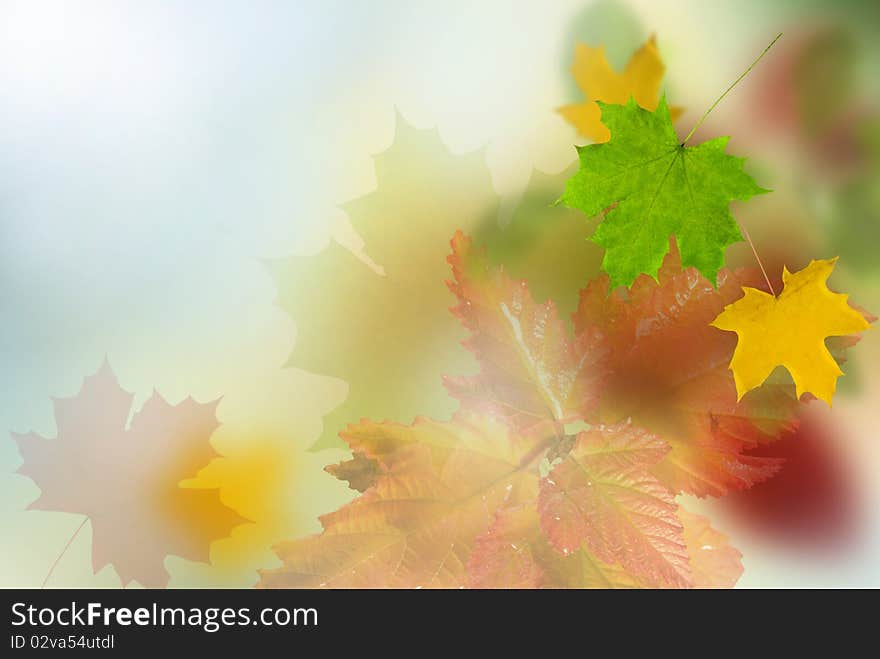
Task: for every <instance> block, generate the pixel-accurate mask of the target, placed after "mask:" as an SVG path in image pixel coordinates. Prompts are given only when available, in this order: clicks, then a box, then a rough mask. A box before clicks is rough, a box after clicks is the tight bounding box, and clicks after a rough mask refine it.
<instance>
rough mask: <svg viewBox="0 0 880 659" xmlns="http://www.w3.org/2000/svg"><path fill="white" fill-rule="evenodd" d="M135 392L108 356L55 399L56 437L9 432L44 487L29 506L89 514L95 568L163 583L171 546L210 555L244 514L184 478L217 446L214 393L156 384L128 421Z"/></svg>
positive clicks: (23, 470)
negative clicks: (75, 388)
mask: <svg viewBox="0 0 880 659" xmlns="http://www.w3.org/2000/svg"><path fill="white" fill-rule="evenodd" d="M132 398H133V396H132V394H130V393H128V392H127V391H125V390H124V389H122V388H121V387H120V386H119V382H118V381H117V379H116V376H115V375H114V374H113V371H112V370H111V369H110V365H109V364H108V363H107V362H105V363H104V365H103V366H102V367H101V368H100V370H98V372H97V373H95V374H94V375H92V376H90V377H87V378H85V381H84V383H83V386H82V389H81V390H80V392H79V393H78V394H77V395H76V396H73V397H71V398H57V399H55V400H54V405H55V420H56V423H57V426H58V435H57V437H55V438H54V439H51V440H49V439H46V438H43V437H40V436H39V435H37V434H35V433H28V434H24V435H18V434H15V433H13V438H14V439H15V441H16V442H17V443H18V447H19V451H20V452H21V455H22V458H23V459H24V462H23V464H22V465H21V467H19V469H18V473H20V474H22V475H25V476H28V477H29V478H31V479H32V480H33V481H34V483H36V484H37V486H38V487H39V488H40V490H41V493H40V496H39V497H38V498H37V499H36V500H35V501H34V502H33V503H31V504H30V506H29V509H31V510H47V511H57V512H66V513H75V514H80V515H86V516H87V517H88V519H89V520H90V521H91V525H92V567H93V569H94V571H95V573H97V572H98V571H99V570H100V569H102V568H103V567H104V566H106V565H108V564H109V565H112V566H113V567H114V568H115V569H116V572H117V573H118V574H119V578H120V580H121V581H122V583H123V585H125V584H127V583H129V582H131V581H138V582H139V583H140V584H142V585H143V586H146V587H151V588H158V587H165V586H167V584H168V579H169V574H168V571H167V570H166V569H165V566H164V560H165V556H166V555H168V554H174V555H177V556H182V557H184V558H187V559H190V560H193V561H208V559H209V548H210V544H211V542H212V541H213V540H216V539H219V538H221V537H224V536H226V535H228V534H229V532H230V531H231V530H232V528H233V527H235V526H237V525H238V524H240V523H242V522H245V521H246V520H244V519H243V518H242V517H240V516H239V515H238V514H237V513H235V512H234V511H232V510H230V509H229V508H227V507H226V506H224V505H223V504H222V503H221V502H220V497H219V490H216V489H192V488H181V487H180V486H179V483H180V481H181V480H184V479H186V478H189V477H192V476H194V475H195V474H196V472H197V471H198V470H199V469H200V468H202V467H203V466H205V465H206V464H207V463H208V462H209V461H210V460H211V459H212V458H213V457H215V456H216V453H215V452H214V450H213V448H212V447H211V444H210V443H209V438H210V436H211V434H212V433H213V432H214V430H215V429H216V428H217V426H218V425H219V424H218V421H217V418H216V416H215V410H216V406H217V402H218V401H214V402H212V403H206V404H201V403H197V402H196V401H194V400H193V399H191V398H187V399H186V400H184V401H182V402H181V403H179V404H177V405H171V404H169V403H168V402H166V401H165V400H164V399H163V398H162V397H161V396H159V394H158V393H156V392H153V395H152V396H151V397H150V399H149V400H147V402H146V403H144V406H143V407H142V408H141V410H140V411H138V412H136V413H135V414H134V416H132V418H131V422H130V423H128V425H127V426H126V424H127V422H128V418H129V414H130V413H131V404H132Z"/></svg>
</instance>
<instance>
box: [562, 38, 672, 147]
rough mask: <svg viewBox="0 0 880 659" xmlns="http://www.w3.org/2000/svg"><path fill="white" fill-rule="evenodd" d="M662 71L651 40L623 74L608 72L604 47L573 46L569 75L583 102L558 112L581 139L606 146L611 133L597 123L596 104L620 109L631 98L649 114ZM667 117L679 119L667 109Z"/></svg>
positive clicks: (630, 62)
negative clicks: (570, 74)
mask: <svg viewBox="0 0 880 659" xmlns="http://www.w3.org/2000/svg"><path fill="white" fill-rule="evenodd" d="M665 70H666V67H665V66H664V65H663V60H661V59H660V52H659V51H658V50H657V42H656V40H655V38H654V37H653V36H652V37H651V38H650V39H648V40H647V41H646V42H645V44H644V45H643V46H642V47H641V48H639V49H638V50H637V51H636V52H635V53H633V56H632V57H631V58H630V60H629V62H628V63H627V65H626V69H624V71H623V73H617V72H616V71H615V70H614V69H612V68H611V64H609V63H608V59H607V58H606V56H605V47H604V46H599V47H598V48H593V47H591V46H586V45H584V44H577V46H576V47H575V51H574V64H572V67H571V72H572V75H574V79H575V81H576V82H577V84H578V87H580V88H581V90H582V91H583V92H584V96H586V100H585V101H584V102H583V103H575V104H572V105H565V106H563V107H561V108H559V112H560V114H562V116H563V117H565V119H566V120H567V121H568V122H569V123H570V124H572V125H573V126H574V127H575V128H577V130H578V132H579V133H580V134H581V135H583V136H585V137H588V138H590V139H591V140H593V141H594V142H607V141H608V140H609V139H611V133H610V132H609V131H608V128H606V127H605V125H604V124H603V123H602V121H601V118H602V111H601V110H600V109H599V106H598V104H597V103H596V101H602V102H603V103H616V104H619V105H622V104H624V103H626V102H627V101H629V99H630V97H633V98H634V99H635V101H636V103H638V104H639V105H640V106H642V107H643V108H645V109H646V110H651V111H652V112H653V111H654V110H655V109H656V108H657V103H658V101H659V98H660V81H661V80H662V79H663V72H664V71H665ZM669 113H670V115H671V116H672V120H673V121H675V120H676V119H678V117H679V116H681V113H682V108H679V107H670V108H669Z"/></svg>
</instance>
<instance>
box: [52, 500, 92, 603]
mask: <svg viewBox="0 0 880 659" xmlns="http://www.w3.org/2000/svg"><path fill="white" fill-rule="evenodd" d="M88 521H89V518H88V516H86V517H85V518H84V519H83V521H82V524H80V525H79V526H77V527H76V531H74V532H73V535H72V536H70V540H68V541H67V544H66V545H64V549H62V550H61V553H60V554H58V558H56V559H55V562H54V563H52V567H50V568H49V573H48V574H47V575H46V578H45V579H43V584H42V585H41V586H40V590H42V589H43V588H45V587H46V584H47V583H48V582H49V577H51V576H52V573H53V572H54V571H55V567H56V566H57V565H58V562H59V561H60V560H61V559H62V557H63V556H64V554H65V553H67V550H68V549H70V545H72V544H73V541H74V540H75V539H76V536H78V535H79V532H80V531H82V527H84V526H85V525H86V522H88Z"/></svg>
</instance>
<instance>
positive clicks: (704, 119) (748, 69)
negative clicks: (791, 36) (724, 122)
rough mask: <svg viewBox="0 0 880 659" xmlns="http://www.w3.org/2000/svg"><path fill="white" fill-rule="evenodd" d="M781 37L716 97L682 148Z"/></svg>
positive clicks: (772, 42)
mask: <svg viewBox="0 0 880 659" xmlns="http://www.w3.org/2000/svg"><path fill="white" fill-rule="evenodd" d="M781 36H782V32H780V33H779V34H777V35H776V38H775V39H773V41H771V42H770V44H769V45H768V46H767V47H766V48H765V49H764V50H763V51H762V52H761V54H760V55H758V59H756V60H755V61H754V62H752V63H751V64H749V68H747V69H746V70H745V71H743V73H742V75H741V76H740V77H739V78H737V79H736V80H734V81H733V84H731V85H730V87H728V88H727V89H725V90H724V93H723V94H721V96H719V97H718V99H717V100H716V101H715V102H714V103H713V104H712V105H711V107H710V108H709V109H708V110H706V112H705V113H704V114H703V116H702V117H700V120H699V121H698V122H697V123H696V125H695V126H694V127H693V128H691V132H690V133H688V134H687V137H685V138H684V140H683V141H682V143H681V145H682V146H684V145H685V144H687V141H688V140H689V139H691V137H692V136H693V134H694V133H695V132H696V131H697V128H699V127H700V126H702V125H703V122H704V121H706V117H708V116H709V113H710V112H712V110H714V109H715V106H717V105H718V104H719V103H720V102H721V100H722V99H723V98H724V97H725V96H727V94H728V93H729V92H730V90H731V89H733V88H734V87H736V86H737V85H738V84H739V81H740V80H742V79H743V78H745V77H746V76H747V75H748V74H749V72H750V71H751V70H752V69H753V68H755V65H757V63H758V62H760V61H761V58H762V57H764V55H766V54H767V51H768V50H770V49H771V48H772V47H773V44H775V43H776V42H777V41H779V38H780V37H781Z"/></svg>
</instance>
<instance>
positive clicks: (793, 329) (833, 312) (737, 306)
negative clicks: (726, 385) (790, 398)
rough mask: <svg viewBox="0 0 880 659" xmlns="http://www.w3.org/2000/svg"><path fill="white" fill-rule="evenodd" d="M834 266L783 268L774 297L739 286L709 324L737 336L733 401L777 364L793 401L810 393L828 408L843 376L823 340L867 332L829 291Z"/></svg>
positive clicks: (842, 299) (826, 262) (860, 318)
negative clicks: (791, 382)
mask: <svg viewBox="0 0 880 659" xmlns="http://www.w3.org/2000/svg"><path fill="white" fill-rule="evenodd" d="M835 263H837V258H836V257H835V258H833V259H825V260H820V261H810V265H808V266H807V267H806V268H804V269H803V270H800V271H799V272H795V273H794V274H792V273H790V272H789V271H788V269H787V268H783V272H782V281H783V284H784V287H783V290H782V292H781V293H780V294H779V297H775V296H773V295H770V294H769V293H765V292H764V291H759V290H757V289H754V288H748V287H743V292H744V293H745V295H744V296H743V297H741V298H740V299H739V300H737V301H736V302H734V303H733V304H729V305H728V306H726V307H725V308H724V310H723V311H722V312H721V313H720V314H719V315H718V317H717V318H716V319H715V320H713V321H712V323H711V324H712V325H713V326H714V327H717V328H718V329H722V330H727V331H730V332H736V334H737V337H738V340H737V344H736V350H734V353H733V359H732V360H731V361H730V369H731V370H732V371H733V378H734V380H735V381H736V393H737V397H738V398H740V399H741V398H742V397H743V396H744V395H745V394H746V392H748V391H749V390H751V389H754V388H756V387H759V386H761V384H763V382H764V381H765V380H766V379H767V378H768V376H769V375H770V373H771V372H772V371H773V369H774V368H776V367H777V366H780V365H781V366H784V367H785V368H786V369H788V372H789V373H791V376H792V378H794V383H795V387H796V391H797V396H798V398H800V396H801V394H803V393H804V392H809V393H811V394H813V395H814V396H816V397H817V398H821V399H822V400H824V401H825V402H827V403H828V404H829V405H831V399H832V397H833V395H834V390H835V388H836V386H837V378H838V377H839V376H841V375H843V371H841V370H840V367H839V366H838V365H837V362H836V361H834V358H833V357H832V356H831V353H830V352H829V351H828V348H827V347H826V345H825V339H826V338H827V337H829V336H845V335H847V334H855V333H857V332H861V331H862V330H865V329H867V328H868V321H867V320H866V319H865V318H864V316H863V315H862V314H860V313H859V312H858V311H856V310H855V309H853V308H852V307H851V306H849V304H847V297H848V296H846V295H843V294H840V293H833V292H831V291H830V290H828V287H827V285H826V282H827V281H828V277H829V276H830V275H831V271H832V270H834V264H835Z"/></svg>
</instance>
